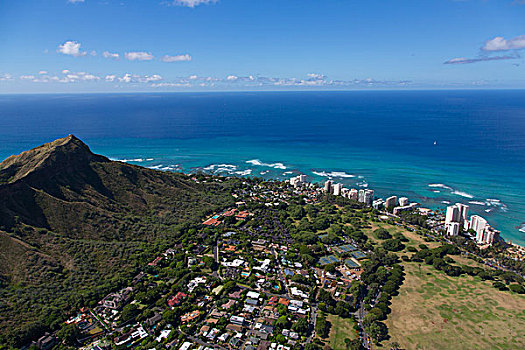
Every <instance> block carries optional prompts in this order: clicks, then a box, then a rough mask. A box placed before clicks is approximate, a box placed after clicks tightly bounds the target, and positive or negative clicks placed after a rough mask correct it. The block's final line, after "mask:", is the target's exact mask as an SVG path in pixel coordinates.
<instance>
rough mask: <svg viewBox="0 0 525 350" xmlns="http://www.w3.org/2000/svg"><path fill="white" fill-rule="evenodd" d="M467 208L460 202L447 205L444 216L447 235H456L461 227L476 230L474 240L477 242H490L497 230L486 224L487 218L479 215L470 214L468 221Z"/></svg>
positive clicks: (492, 240)
mask: <svg viewBox="0 0 525 350" xmlns="http://www.w3.org/2000/svg"><path fill="white" fill-rule="evenodd" d="M468 210H469V207H468V205H465V204H461V203H456V204H454V205H451V206H449V207H447V214H446V216H445V228H446V230H447V234H448V235H449V236H457V235H458V234H459V231H460V228H461V227H463V228H464V229H471V230H473V231H474V232H476V242H477V243H478V244H492V243H493V242H494V238H495V237H496V236H497V235H498V232H497V231H496V230H494V229H493V228H492V227H491V226H490V225H489V224H488V222H487V220H485V219H484V218H482V217H481V216H479V215H472V216H471V217H470V221H469V220H468Z"/></svg>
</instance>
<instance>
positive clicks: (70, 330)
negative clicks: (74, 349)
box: [56, 324, 81, 345]
mask: <svg viewBox="0 0 525 350" xmlns="http://www.w3.org/2000/svg"><path fill="white" fill-rule="evenodd" d="M56 335H57V337H58V338H60V339H62V340H63V341H64V342H65V343H66V344H67V345H75V344H76V342H77V339H78V338H79V337H80V335H81V332H80V329H79V328H78V326H77V325H76V324H68V325H64V326H63V327H62V328H61V329H60V330H59V331H58V332H57V334H56Z"/></svg>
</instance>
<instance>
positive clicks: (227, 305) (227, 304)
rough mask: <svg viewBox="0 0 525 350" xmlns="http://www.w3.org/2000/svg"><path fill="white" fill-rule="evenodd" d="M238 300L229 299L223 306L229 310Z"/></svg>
mask: <svg viewBox="0 0 525 350" xmlns="http://www.w3.org/2000/svg"><path fill="white" fill-rule="evenodd" d="M235 303H236V301H235V300H232V299H228V302H227V303H225V304H222V306H221V308H223V309H225V310H229V309H231V308H232V306H233V305H235Z"/></svg>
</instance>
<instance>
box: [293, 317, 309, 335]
mask: <svg viewBox="0 0 525 350" xmlns="http://www.w3.org/2000/svg"><path fill="white" fill-rule="evenodd" d="M308 327H309V324H308V321H306V319H304V318H300V319H299V320H297V322H295V324H294V325H293V326H292V329H293V330H294V331H296V332H297V333H300V334H306V332H308Z"/></svg>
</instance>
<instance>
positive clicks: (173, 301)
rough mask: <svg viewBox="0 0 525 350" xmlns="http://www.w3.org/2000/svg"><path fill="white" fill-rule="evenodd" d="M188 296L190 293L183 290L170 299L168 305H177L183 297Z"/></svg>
mask: <svg viewBox="0 0 525 350" xmlns="http://www.w3.org/2000/svg"><path fill="white" fill-rule="evenodd" d="M187 296H188V294H184V293H182V292H178V293H177V294H176V295H175V296H174V297H173V298H171V299H170V300H168V305H169V306H171V307H173V306H177V305H179V304H180V302H181V301H182V299H184V298H186V297H187Z"/></svg>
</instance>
